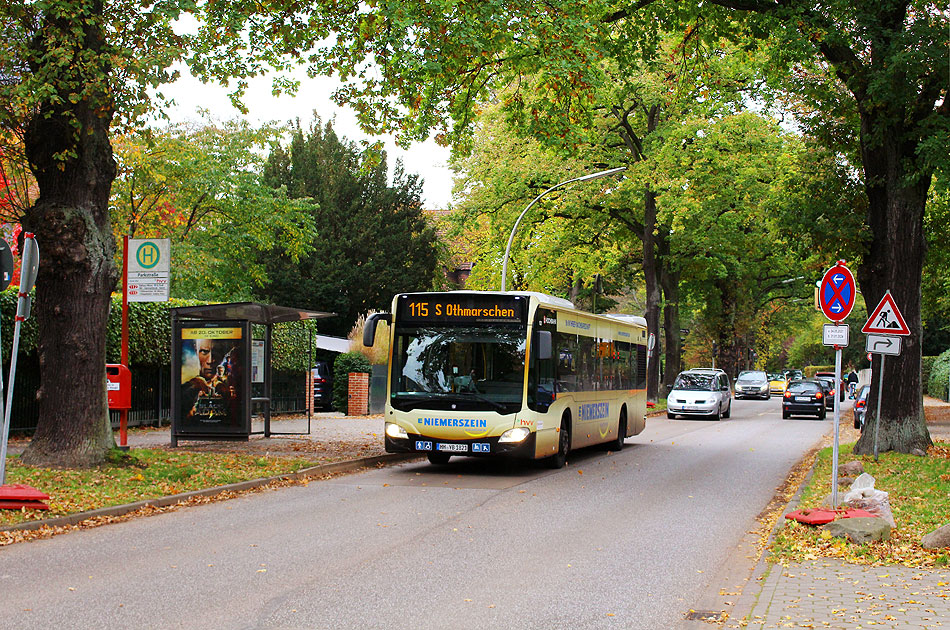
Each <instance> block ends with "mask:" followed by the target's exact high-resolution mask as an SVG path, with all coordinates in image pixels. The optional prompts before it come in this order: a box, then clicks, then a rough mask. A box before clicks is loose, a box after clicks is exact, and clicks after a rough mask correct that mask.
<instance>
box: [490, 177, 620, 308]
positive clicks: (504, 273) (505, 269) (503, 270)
mask: <svg viewBox="0 0 950 630" xmlns="http://www.w3.org/2000/svg"><path fill="white" fill-rule="evenodd" d="M625 170H627V167H626V166H621V167H619V168H612V169H609V170H606V171H598V172H596V173H591V174H590V175H581V176H580V177H574V178H572V179H568V180H565V181H563V182H561V183H559V184H554V185H553V186H551V187H550V188H548V189H547V190H545V191H544V192H543V193H541V194H540V195H538V196H537V197H535V198H534V200H533V201H532V202H531V203H529V204H528V206H527V207H526V208H525V209H524V210H522V211H521V214H519V215H518V220H517V221H515V224H514V226H513V227H512V228H511V236H509V237H508V245H507V247H505V259H504V261H503V262H502V265H501V290H502V291H504V290H505V282H506V280H507V278H508V253H509V252H510V251H511V243H512V242H513V241H514V240H515V231H516V230H517V229H518V224H519V223H521V219H523V218H524V215H526V214H527V213H528V210H530V209H531V206H533V205H534V204H536V203H537V202H538V201H539V200H540V199H541V197H543V196H545V195H546V194H548V193H549V192H551V191H552V190H555V189H557V188H560V187H561V186H566V185H567V184H573V183H574V182H586V181H589V180H592V179H600V178H601V177H609V176H611V175H616V174H617V173H622V172H623V171H625Z"/></svg>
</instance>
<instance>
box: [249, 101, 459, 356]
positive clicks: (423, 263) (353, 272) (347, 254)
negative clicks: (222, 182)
mask: <svg viewBox="0 0 950 630" xmlns="http://www.w3.org/2000/svg"><path fill="white" fill-rule="evenodd" d="M266 177H267V182H268V183H269V184H271V185H273V186H276V187H286V189H287V190H288V191H289V192H288V194H289V195H290V196H291V197H294V198H303V197H307V198H310V199H312V200H313V202H314V205H312V206H311V212H312V214H311V219H312V223H313V226H314V231H313V232H312V233H311V234H310V235H309V237H310V238H311V239H312V240H311V241H310V243H309V246H310V253H308V254H305V255H301V256H300V257H299V258H297V259H295V258H293V257H291V256H288V255H287V254H286V253H285V252H283V251H271V252H267V253H266V254H264V255H260V256H259V259H261V260H260V263H261V264H262V266H263V267H264V269H266V274H267V276H268V281H267V282H266V283H265V284H264V286H263V287H261V288H258V289H255V293H256V294H257V295H258V296H259V299H263V300H266V301H271V302H274V303H278V304H288V305H293V306H297V307H300V308H309V309H314V310H319V311H325V312H332V313H336V314H337V317H336V318H334V319H333V320H331V321H328V322H327V323H326V324H325V325H324V326H322V328H323V329H324V330H326V331H327V333H328V334H331V335H335V336H339V337H344V336H346V334H347V333H348V332H349V331H350V328H351V327H352V325H353V322H354V321H355V320H356V318H357V316H358V315H359V314H360V313H365V312H367V311H369V310H388V308H389V305H390V303H391V301H392V298H393V295H395V294H396V293H400V292H405V291H424V290H428V289H430V288H432V286H433V284H434V283H435V282H436V278H437V275H438V270H439V263H440V260H441V258H440V256H441V252H440V248H439V246H438V239H437V236H436V232H435V229H434V227H433V226H432V225H431V224H430V222H429V221H428V220H427V219H426V217H425V215H424V214H423V212H422V203H421V200H420V197H421V193H422V189H421V182H420V181H419V179H418V177H417V176H415V175H408V174H406V173H405V171H404V170H403V169H402V165H401V164H400V163H397V165H396V168H395V171H394V174H393V183H392V184H391V185H390V184H389V183H388V182H387V167H386V160H385V155H382V156H380V155H379V154H378V153H375V152H365V153H364V152H361V151H359V150H358V148H357V146H356V145H355V144H353V143H351V142H347V141H345V140H343V139H341V138H339V137H338V136H337V135H336V133H335V132H334V130H333V126H332V124H329V123H328V124H326V125H323V124H322V123H321V121H320V120H319V118H318V119H316V120H315V121H314V122H313V124H312V126H311V127H310V129H309V130H308V131H307V132H306V133H305V132H304V130H303V129H301V128H300V127H299V126H298V127H296V128H295V130H294V132H293V136H292V138H291V141H290V147H289V150H285V149H283V148H276V149H275V150H274V151H273V152H272V153H271V155H270V157H269V159H268V162H267V170H266Z"/></svg>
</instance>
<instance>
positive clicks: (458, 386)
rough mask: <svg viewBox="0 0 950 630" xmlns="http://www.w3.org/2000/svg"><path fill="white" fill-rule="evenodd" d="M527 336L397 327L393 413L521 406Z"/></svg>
mask: <svg viewBox="0 0 950 630" xmlns="http://www.w3.org/2000/svg"><path fill="white" fill-rule="evenodd" d="M525 346H526V342H525V331H524V329H522V328H519V327H512V326H491V325H482V326H459V327H406V328H403V327H400V328H397V330H396V336H395V344H394V346H393V359H392V361H393V363H392V369H393V371H392V390H391V392H392V396H391V403H392V406H393V408H395V409H399V410H401V411H408V410H410V409H417V408H425V409H458V410H472V411H475V410H494V411H497V412H499V413H514V412H516V411H517V410H518V409H520V407H521V400H522V391H523V387H524V373H525Z"/></svg>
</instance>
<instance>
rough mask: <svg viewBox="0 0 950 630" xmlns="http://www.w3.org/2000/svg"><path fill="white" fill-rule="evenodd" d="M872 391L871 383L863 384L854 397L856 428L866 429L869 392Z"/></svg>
mask: <svg viewBox="0 0 950 630" xmlns="http://www.w3.org/2000/svg"><path fill="white" fill-rule="evenodd" d="M870 391H871V386H870V385H862V386H861V388H860V389H858V393H857V394H856V395H855V397H854V408H853V409H852V411H853V412H854V428H855V429H861V430H863V429H864V418H865V415H866V414H867V411H868V392H870Z"/></svg>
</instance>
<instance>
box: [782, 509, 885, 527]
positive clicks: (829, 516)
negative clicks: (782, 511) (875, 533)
mask: <svg viewBox="0 0 950 630" xmlns="http://www.w3.org/2000/svg"><path fill="white" fill-rule="evenodd" d="M876 516H877V515H876V514H871V513H870V512H868V511H866V510H859V509H858V508H848V509H846V510H824V509H815V510H809V509H805V510H795V511H794V512H789V513H788V514H786V515H785V518H787V519H791V520H793V521H798V522H799V523H804V524H805V525H824V524H825V523H830V522H831V521H833V520H836V519H839V518H860V517H876Z"/></svg>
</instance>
